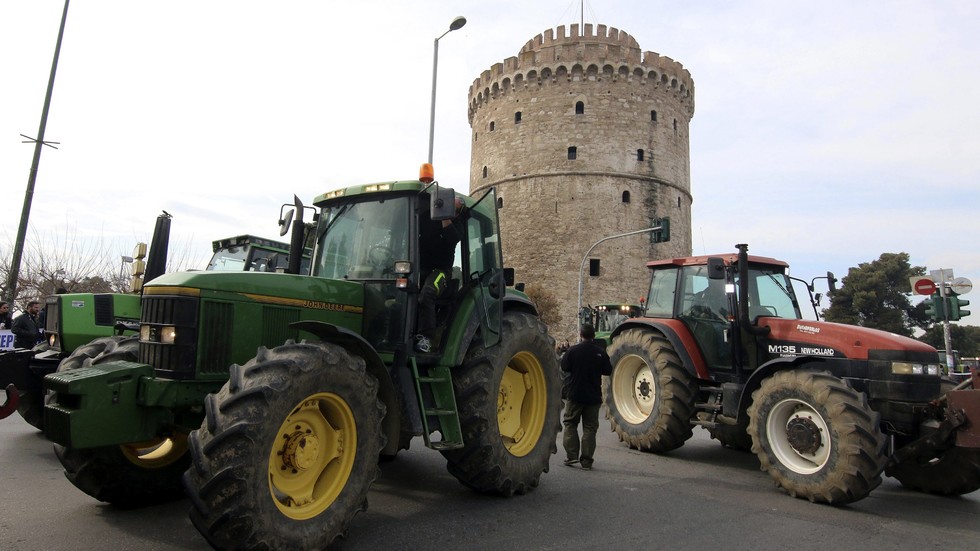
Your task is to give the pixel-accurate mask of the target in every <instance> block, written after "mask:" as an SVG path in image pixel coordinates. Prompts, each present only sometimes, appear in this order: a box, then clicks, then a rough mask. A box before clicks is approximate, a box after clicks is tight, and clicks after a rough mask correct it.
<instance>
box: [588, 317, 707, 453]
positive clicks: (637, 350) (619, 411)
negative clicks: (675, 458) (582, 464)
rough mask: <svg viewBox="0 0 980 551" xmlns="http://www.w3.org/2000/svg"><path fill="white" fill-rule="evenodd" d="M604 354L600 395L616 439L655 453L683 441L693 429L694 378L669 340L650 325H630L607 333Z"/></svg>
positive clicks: (695, 388) (670, 448)
mask: <svg viewBox="0 0 980 551" xmlns="http://www.w3.org/2000/svg"><path fill="white" fill-rule="evenodd" d="M609 360H610V362H611V363H612V375H611V376H610V377H609V378H608V379H607V380H606V381H605V382H604V386H603V400H604V401H605V404H606V410H607V414H606V415H607V416H608V417H609V421H610V423H611V425H612V430H614V431H615V432H616V434H617V435H619V439H620V440H621V441H623V442H626V444H628V445H629V446H630V447H631V448H636V449H639V450H643V451H649V452H656V453H663V452H668V451H670V450H674V449H677V448H679V447H681V446H682V445H684V442H686V441H687V440H688V439H689V438H690V437H691V436H692V435H693V430H692V425H691V417H692V416H693V415H694V411H695V405H694V402H695V397H696V396H697V382H696V381H695V380H694V379H693V378H692V377H691V376H690V375H689V374H688V373H687V371H685V370H684V367H683V366H682V365H681V361H680V358H678V356H677V352H676V351H675V350H674V347H673V346H672V345H671V344H670V341H668V340H667V339H666V338H664V336H663V335H662V334H660V333H657V332H655V331H653V330H649V329H630V330H628V331H624V332H623V333H621V334H619V335H617V336H616V338H615V339H613V342H612V345H611V346H610V347H609Z"/></svg>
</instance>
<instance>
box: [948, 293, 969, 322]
mask: <svg viewBox="0 0 980 551" xmlns="http://www.w3.org/2000/svg"><path fill="white" fill-rule="evenodd" d="M946 300H947V301H948V302H949V304H948V308H947V309H948V311H949V321H957V320H959V319H960V318H964V317H966V316H969V315H970V311H969V310H964V309H963V306H969V304H970V301H968V300H963V299H961V298H960V297H958V296H956V295H953V296H951V297H946Z"/></svg>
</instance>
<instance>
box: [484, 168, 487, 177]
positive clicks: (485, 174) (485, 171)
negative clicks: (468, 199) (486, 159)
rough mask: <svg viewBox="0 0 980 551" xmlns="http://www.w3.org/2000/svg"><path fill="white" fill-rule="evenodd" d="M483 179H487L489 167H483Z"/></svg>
mask: <svg viewBox="0 0 980 551" xmlns="http://www.w3.org/2000/svg"><path fill="white" fill-rule="evenodd" d="M483 177H484V178H486V177H487V167H483Z"/></svg>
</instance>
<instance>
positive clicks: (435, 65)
mask: <svg viewBox="0 0 980 551" xmlns="http://www.w3.org/2000/svg"><path fill="white" fill-rule="evenodd" d="M465 24H466V18H465V17H457V18H456V19H453V21H452V23H450V24H449V30H447V31H446V32H444V33H442V34H441V35H439V36H438V37H436V39H435V40H434V41H433V42H432V107H431V108H430V109H429V164H432V146H433V143H434V140H435V129H436V74H437V72H438V70H439V39H440V38H442V37H444V36H446V35H447V34H449V33H451V32H453V31H455V30H457V29H459V28H461V27H462V26H463V25H465Z"/></svg>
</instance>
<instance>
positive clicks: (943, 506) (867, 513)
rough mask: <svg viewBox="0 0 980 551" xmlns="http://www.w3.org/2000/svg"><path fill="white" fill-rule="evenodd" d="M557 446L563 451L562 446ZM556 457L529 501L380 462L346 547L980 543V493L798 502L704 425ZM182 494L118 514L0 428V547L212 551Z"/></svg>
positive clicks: (14, 424)
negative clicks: (657, 440) (677, 440)
mask: <svg viewBox="0 0 980 551" xmlns="http://www.w3.org/2000/svg"><path fill="white" fill-rule="evenodd" d="M558 447H559V449H560V447H561V446H560V443H559V446H558ZM561 459H563V455H562V454H561V453H560V452H559V454H558V455H555V456H552V461H551V469H550V472H548V473H546V474H544V475H543V476H542V477H541V485H540V486H539V487H538V488H537V489H535V490H534V491H532V492H530V493H528V494H527V495H524V496H515V497H512V498H500V497H494V496H485V495H480V494H477V493H474V492H472V491H470V490H468V489H467V488H465V487H464V486H462V485H461V484H459V483H458V482H457V481H456V479H455V478H453V477H452V476H451V475H450V474H449V473H448V472H447V471H446V468H445V461H444V460H443V458H442V456H441V455H440V454H439V453H437V452H434V451H431V450H428V449H426V448H425V447H424V445H422V442H421V440H420V439H419V440H416V441H415V442H413V447H412V449H411V450H408V451H407V452H403V453H401V454H399V456H398V458H397V459H396V460H395V461H392V462H389V463H384V464H382V475H381V477H380V478H379V480H378V481H377V482H376V483H375V485H374V487H373V489H372V491H371V493H370V496H369V509H368V511H366V512H364V513H361V514H359V515H358V516H357V517H356V518H355V519H354V522H353V524H352V525H351V528H350V532H349V534H348V537H347V539H346V540H345V541H343V542H342V543H341V544H340V545H339V546H338V548H339V549H342V550H345V551H354V550H376V549H392V550H399V549H412V550H429V549H433V550H435V549H439V550H452V549H467V550H491V549H493V550H499V549H513V550H523V549H539V550H551V549H554V550H562V551H568V550H579V549H581V550H585V549H608V550H640V549H643V550H648V549H670V550H688V549H690V550H695V549H696V550H703V549H725V550H726V551H727V550H742V549H745V550H756V549H793V550H810V549H812V550H820V551H827V550H832V549H862V550H869V551H874V550H883V551H885V550H887V551H895V550H904V549H910V550H912V549H914V550H923V549H943V550H947V549H980V491H978V492H973V493H972V494H969V495H967V496H961V497H956V498H942V497H936V496H930V495H926V494H921V493H917V492H911V491H906V490H904V489H903V488H902V487H901V486H900V485H899V484H898V482H897V481H895V480H894V479H890V478H886V479H885V480H884V482H883V483H882V485H881V486H880V487H879V488H878V489H876V490H875V491H874V492H873V493H872V494H871V496H869V497H868V498H866V499H863V500H861V501H859V502H857V503H854V504H851V505H849V506H845V507H829V506H825V505H816V504H812V503H809V502H807V501H804V500H800V499H794V498H791V497H789V496H787V495H785V494H783V493H782V492H780V491H779V490H778V489H776V488H775V487H774V485H773V483H772V482H771V481H770V479H769V476H768V475H767V474H765V473H763V472H762V471H760V470H759V466H758V461H757V460H756V458H755V456H754V455H752V454H750V453H746V452H738V451H734V450H729V449H726V448H723V447H721V446H720V445H719V444H718V443H717V442H716V441H714V440H710V439H709V438H708V435H707V433H706V432H705V431H704V430H702V429H699V428H698V429H695V437H694V438H692V439H691V440H690V441H688V442H687V443H686V444H685V445H684V447H682V448H681V449H679V450H676V451H675V452H671V453H670V454H668V455H663V456H658V455H652V454H647V453H642V452H637V451H633V450H629V449H627V448H626V447H625V446H623V445H622V444H620V443H619V442H618V441H617V438H616V436H615V435H614V434H613V433H611V432H610V431H609V428H608V423H606V422H605V421H603V424H602V426H601V428H600V431H599V449H598V451H597V453H596V463H595V467H594V469H593V470H592V471H583V470H582V469H580V468H577V467H566V466H564V465H562V462H561ZM188 508H189V505H188V502H187V501H186V500H182V501H178V502H174V503H171V504H167V505H163V506H156V507H149V508H145V509H139V510H121V509H118V508H116V507H113V506H110V505H106V504H104V503H100V502H98V501H96V500H94V499H92V498H90V497H88V496H87V495H85V494H83V493H81V492H80V491H78V490H77V489H75V487H74V486H72V485H71V483H69V482H68V480H67V479H66V478H65V477H64V474H63V471H62V468H61V465H60V463H59V462H58V459H57V458H56V457H55V455H54V454H53V453H52V451H51V444H50V443H49V442H48V441H47V440H45V439H44V437H43V435H42V434H41V433H39V432H37V431H36V430H34V429H33V428H32V427H30V426H29V425H27V424H26V423H25V422H24V421H23V420H22V419H20V417H19V416H17V415H16V414H15V415H13V416H11V417H10V418H7V419H5V420H3V421H0V550H2V551H21V550H51V551H61V550H65V551H69V550H70V551H87V550H97V549H98V550H102V549H112V550H114V551H118V550H128V549H134V550H135V549H139V550H141V551H165V550H167V551H169V550H206V549H209V547H208V545H207V543H206V542H205V541H204V540H203V538H201V536H200V535H199V534H198V533H197V532H196V531H195V530H194V528H193V527H192V526H191V524H190V521H189V520H188V519H187V514H186V513H187V510H188Z"/></svg>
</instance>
